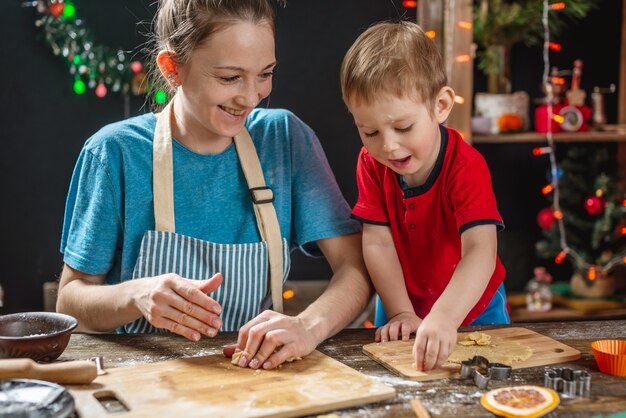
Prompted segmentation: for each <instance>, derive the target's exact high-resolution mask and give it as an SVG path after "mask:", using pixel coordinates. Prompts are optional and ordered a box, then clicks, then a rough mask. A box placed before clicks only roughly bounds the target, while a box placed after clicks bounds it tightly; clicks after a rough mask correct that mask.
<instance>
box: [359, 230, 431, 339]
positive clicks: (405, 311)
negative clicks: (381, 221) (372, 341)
mask: <svg viewBox="0 0 626 418" xmlns="http://www.w3.org/2000/svg"><path fill="white" fill-rule="evenodd" d="M363 258H364V259H365V265H366V266H367V270H368V272H369V274H370V277H371V278H372V282H373V283H374V287H375V288H376V292H377V293H378V295H379V296H380V299H381V300H382V302H383V305H384V306H385V311H386V312H385V313H386V314H387V318H388V320H389V321H391V320H392V319H393V318H395V317H397V316H398V315H401V314H402V315H403V316H406V317H407V318H406V319H407V320H409V321H410V322H412V323H414V325H415V327H416V326H417V325H418V323H417V321H418V320H419V318H417V316H416V315H415V310H414V309H413V304H412V303H411V300H410V299H409V295H408V293H407V290H406V285H405V283H404V274H403V273H402V266H401V265H400V260H399V258H398V253H397V251H396V247H395V245H394V242H393V237H392V235H391V231H390V229H389V227H388V226H383V225H373V224H368V223H365V224H363ZM398 319H400V318H398ZM401 322H402V321H400V322H399V323H396V324H392V325H391V326H390V327H391V329H389V328H384V327H382V328H383V330H382V334H383V335H382V336H381V335H379V333H380V331H381V330H380V329H379V331H377V335H376V337H377V340H378V338H379V336H380V338H381V340H382V341H386V339H387V338H386V337H387V336H389V338H390V339H391V340H396V339H397V335H398V331H399V330H400V331H401V332H402V337H403V339H404V340H408V338H409V335H410V333H411V332H412V331H415V327H413V328H412V329H411V328H409V327H408V326H407V324H404V325H403V324H402V323H401ZM400 328H401V329H400Z"/></svg>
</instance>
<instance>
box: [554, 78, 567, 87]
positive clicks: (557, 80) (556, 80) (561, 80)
mask: <svg viewBox="0 0 626 418" xmlns="http://www.w3.org/2000/svg"><path fill="white" fill-rule="evenodd" d="M550 81H552V84H556V85H558V86H563V85H564V84H565V78H563V77H552V78H551V79H550Z"/></svg>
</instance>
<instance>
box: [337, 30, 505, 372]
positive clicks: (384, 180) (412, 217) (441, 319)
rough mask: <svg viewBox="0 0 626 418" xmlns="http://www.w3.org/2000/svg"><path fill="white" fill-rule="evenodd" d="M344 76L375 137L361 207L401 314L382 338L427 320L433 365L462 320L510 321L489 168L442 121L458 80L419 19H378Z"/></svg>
mask: <svg viewBox="0 0 626 418" xmlns="http://www.w3.org/2000/svg"><path fill="white" fill-rule="evenodd" d="M341 88H342V93H343V99H344V101H345V103H346V105H347V107H348V110H349V111H350V113H351V114H352V116H353V117H354V122H355V124H356V126H357V128H358V131H359V135H360V137H361V140H362V141H363V146H364V147H363V149H362V150H361V152H360V155H359V160H358V166H357V184H358V188H359V199H358V201H357V203H356V205H355V207H354V209H353V211H352V216H353V217H354V218H356V219H358V220H360V221H361V222H362V223H363V254H364V257H365V263H366V265H367V268H368V270H369V273H370V276H371V277H372V281H373V282H374V286H375V287H376V291H377V293H378V295H379V296H380V299H381V300H382V303H383V305H384V312H385V313H386V314H387V317H388V318H389V320H388V322H387V323H386V324H385V325H384V326H382V327H380V328H378V329H377V331H376V340H377V341H387V340H397V339H398V338H399V335H400V336H401V338H402V339H403V340H408V339H409V336H410V334H411V333H412V332H415V333H416V336H415V345H414V347H413V356H414V358H415V364H416V367H417V369H418V370H431V369H432V368H434V367H435V366H437V365H441V364H443V363H444V362H445V361H446V359H447V358H448V356H449V355H450V353H451V351H452V349H453V348H454V346H455V344H456V341H457V329H458V327H459V326H461V325H469V324H506V323H509V322H510V320H509V317H508V314H507V312H506V309H505V295H504V286H503V280H504V276H505V270H504V267H503V266H502V264H501V263H500V260H499V259H498V257H497V254H496V250H497V240H496V232H497V230H501V229H503V227H504V224H503V223H502V219H501V217H500V214H499V213H498V210H497V208H496V200H495V197H494V194H493V191H492V187H491V177H490V175H489V170H488V168H487V164H486V163H485V161H484V159H483V158H482V156H481V155H480V154H479V153H478V152H477V151H476V150H475V149H474V148H472V147H471V146H469V145H468V144H466V143H465V142H464V141H463V139H462V138H461V136H460V135H459V133H458V132H456V131H454V130H453V129H450V128H446V127H444V126H442V125H441V124H442V123H443V122H444V121H445V120H446V119H447V117H448V115H449V114H450V111H451V109H452V105H453V103H454V91H453V90H452V89H451V88H450V87H449V86H447V79H446V74H445V69H444V66H443V62H442V58H441V55H440V54H439V52H438V50H437V47H436V45H435V44H434V42H433V41H432V40H431V39H430V38H428V37H427V36H426V35H425V34H424V32H423V31H422V30H421V29H420V27H419V26H417V25H416V24H414V23H410V22H398V23H379V24H377V25H375V26H372V27H371V28H369V29H368V30H366V31H365V32H364V33H363V34H362V35H361V36H359V38H358V39H357V40H356V41H355V43H354V44H353V45H352V47H351V48H350V50H349V51H348V53H347V54H346V56H345V58H344V61H343V64H342V67H341ZM378 308H381V307H380V306H379V307H378ZM383 321H387V319H386V318H385V319H384V320H383ZM377 322H378V321H377ZM376 325H377V326H378V325H382V324H381V323H377V324H376Z"/></svg>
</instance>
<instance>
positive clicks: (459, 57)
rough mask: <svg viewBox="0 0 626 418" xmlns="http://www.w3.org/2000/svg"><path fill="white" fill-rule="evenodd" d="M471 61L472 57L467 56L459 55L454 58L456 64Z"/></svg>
mask: <svg viewBox="0 0 626 418" xmlns="http://www.w3.org/2000/svg"><path fill="white" fill-rule="evenodd" d="M471 59H472V57H470V55H469V54H463V55H459V56H458V57H456V58H455V60H456V62H468V61H469V60H471Z"/></svg>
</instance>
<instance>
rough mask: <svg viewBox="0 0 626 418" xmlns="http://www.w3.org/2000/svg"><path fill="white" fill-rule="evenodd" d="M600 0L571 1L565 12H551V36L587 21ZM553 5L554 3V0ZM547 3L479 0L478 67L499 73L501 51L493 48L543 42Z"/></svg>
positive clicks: (476, 22)
mask: <svg viewBox="0 0 626 418" xmlns="http://www.w3.org/2000/svg"><path fill="white" fill-rule="evenodd" d="M599 2H600V0H567V1H565V3H566V7H565V9H563V10H551V11H549V12H548V14H549V16H548V24H549V27H550V33H551V34H552V35H558V34H559V33H560V32H561V31H562V30H563V29H564V28H565V27H567V26H568V24H571V23H575V22H577V21H579V20H581V19H583V18H584V17H585V16H586V15H587V13H588V12H589V10H591V9H592V8H595V7H597V5H598V3H599ZM551 3H554V1H552V2H551ZM542 18H543V2H542V1H540V0H521V1H509V0H479V1H477V2H475V6H474V42H476V44H477V45H478V46H479V47H481V48H482V49H481V50H480V51H479V52H478V54H477V58H478V68H479V69H480V70H482V71H483V72H484V73H485V74H487V75H489V74H492V75H493V74H497V73H498V71H499V68H500V61H499V57H498V56H497V55H496V54H497V52H496V51H495V50H494V49H493V48H491V47H497V46H502V47H505V48H511V47H512V46H513V45H515V44H517V43H520V42H524V43H525V44H526V45H529V46H532V45H536V44H538V43H541V42H542V40H543V35H544V34H543V23H542Z"/></svg>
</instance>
